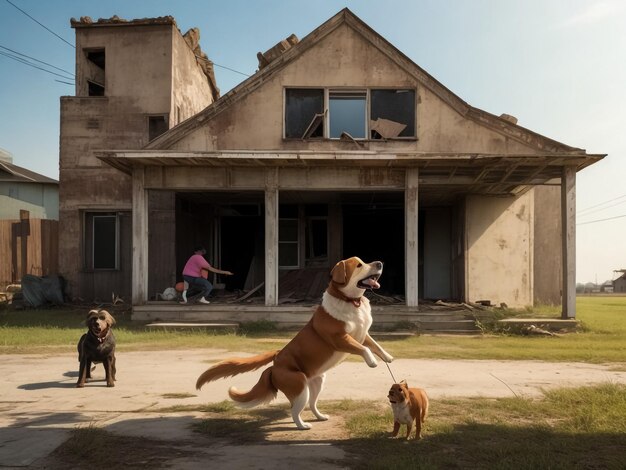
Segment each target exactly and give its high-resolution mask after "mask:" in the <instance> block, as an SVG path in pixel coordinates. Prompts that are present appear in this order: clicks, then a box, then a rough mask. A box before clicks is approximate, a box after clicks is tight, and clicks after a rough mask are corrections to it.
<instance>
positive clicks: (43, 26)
mask: <svg viewBox="0 0 626 470" xmlns="http://www.w3.org/2000/svg"><path fill="white" fill-rule="evenodd" d="M6 2H7V3H8V4H9V5H11V6H13V7H15V8H16V9H18V10H19V11H21V12H22V13H23V14H25V15H26V16H28V17H29V18H30V19H31V20H33V21H34V22H35V23H37V24H38V25H39V26H41V27H42V28H43V29H45V30H46V31H48V32H50V33H52V34H54V35H55V36H56V37H58V38H59V39H60V40H61V41H63V42H64V43H65V44H68V45H70V46H72V47H73V48H74V49H76V46H75V45H74V44H72V43H70V42H67V41H66V40H65V39H63V38H62V37H61V36H59V35H58V34H57V33H55V32H54V31H52V30H51V29H50V28H48V27H47V26H45V25H44V24H42V23H40V22H39V21H37V20H36V19H35V18H33V17H32V16H30V15H29V14H28V13H26V12H25V11H24V10H22V9H21V8H20V7H18V6H17V5H16V4H14V3H12V2H10V1H9V0H6Z"/></svg>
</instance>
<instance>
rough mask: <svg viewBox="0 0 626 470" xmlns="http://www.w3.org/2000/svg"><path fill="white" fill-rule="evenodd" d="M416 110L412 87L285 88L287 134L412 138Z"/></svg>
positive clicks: (346, 138) (301, 136)
mask: <svg viewBox="0 0 626 470" xmlns="http://www.w3.org/2000/svg"><path fill="white" fill-rule="evenodd" d="M415 114H416V105H415V90H412V89H371V90H369V91H368V90H332V89H331V90H325V89H314V88H288V89H287V90H285V137H286V138H301V139H310V138H314V137H317V138H323V137H326V138H330V139H345V140H353V141H354V140H355V139H367V138H370V139H394V138H402V137H406V138H414V137H415V136H416V130H415ZM326 121H327V122H326Z"/></svg>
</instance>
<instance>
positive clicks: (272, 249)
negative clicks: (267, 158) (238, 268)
mask: <svg viewBox="0 0 626 470" xmlns="http://www.w3.org/2000/svg"><path fill="white" fill-rule="evenodd" d="M265 305H267V306H275V305H278V168H270V169H268V170H267V172H266V174H265Z"/></svg>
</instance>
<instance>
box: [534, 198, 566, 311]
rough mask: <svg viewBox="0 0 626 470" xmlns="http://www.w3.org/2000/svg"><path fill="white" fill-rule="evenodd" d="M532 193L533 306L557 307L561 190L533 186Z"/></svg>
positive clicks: (560, 275) (560, 277) (560, 279)
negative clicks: (533, 240)
mask: <svg viewBox="0 0 626 470" xmlns="http://www.w3.org/2000/svg"><path fill="white" fill-rule="evenodd" d="M533 193H534V197H535V204H534V207H535V214H534V215H535V223H534V237H535V243H534V249H535V250H534V264H533V268H534V274H533V278H534V284H535V286H534V294H535V299H534V300H535V305H541V304H547V305H560V304H561V286H562V285H563V265H562V259H563V254H562V251H561V250H562V247H561V187H560V186H537V187H535V188H534V189H533Z"/></svg>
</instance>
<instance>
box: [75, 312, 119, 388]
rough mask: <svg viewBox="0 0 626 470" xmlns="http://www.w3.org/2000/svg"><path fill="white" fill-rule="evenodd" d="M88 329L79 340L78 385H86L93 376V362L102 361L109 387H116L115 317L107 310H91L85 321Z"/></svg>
mask: <svg viewBox="0 0 626 470" xmlns="http://www.w3.org/2000/svg"><path fill="white" fill-rule="evenodd" d="M85 324H86V325H87V328H88V331H87V333H85V334H84V335H83V336H81V338H80V340H79V341H78V362H80V368H79V370H78V382H76V386H77V387H84V386H85V382H86V381H87V379H90V378H91V363H92V362H93V363H97V362H102V365H104V371H105V374H106V381H107V387H115V336H113V331H112V330H111V328H112V327H113V325H115V318H113V315H111V314H110V313H109V312H107V311H106V310H90V311H89V315H87V320H86V321H85Z"/></svg>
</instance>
